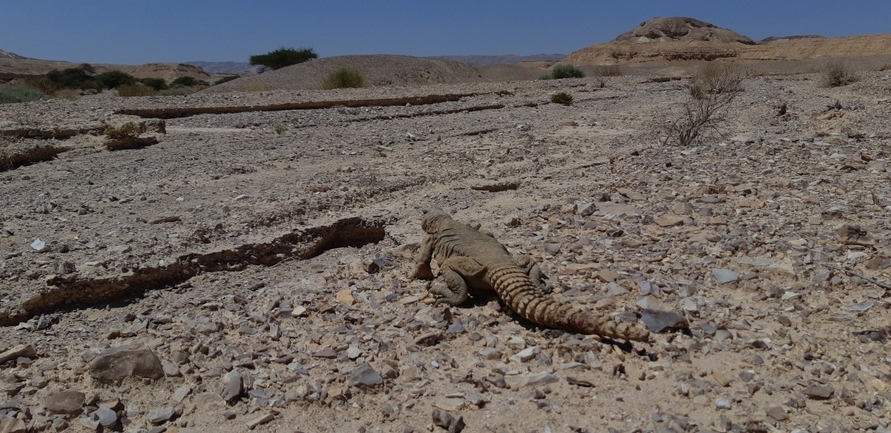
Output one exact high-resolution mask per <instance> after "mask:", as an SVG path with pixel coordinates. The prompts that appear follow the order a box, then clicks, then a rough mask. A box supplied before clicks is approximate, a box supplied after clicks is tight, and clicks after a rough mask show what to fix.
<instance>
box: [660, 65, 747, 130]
mask: <svg viewBox="0 0 891 433" xmlns="http://www.w3.org/2000/svg"><path fill="white" fill-rule="evenodd" d="M744 77H745V72H744V71H743V70H742V69H741V68H739V67H738V66H737V65H735V64H733V63H720V64H718V63H709V64H706V65H705V66H703V67H702V68H700V69H699V70H698V71H697V72H696V73H695V74H694V75H693V81H692V83H690V92H689V94H688V95H687V99H686V100H685V101H684V104H683V107H682V108H681V110H679V111H678V114H677V115H675V116H674V117H673V118H669V119H667V120H665V121H663V122H662V123H660V124H659V125H658V126H657V128H656V133H657V136H658V138H659V141H660V142H661V143H662V144H663V145H677V146H689V145H692V144H695V143H698V142H699V141H701V140H702V139H703V137H704V135H705V134H707V133H708V132H715V133H718V134H720V131H719V130H718V125H720V123H721V122H723V121H724V120H725V119H726V117H727V113H728V112H729V111H730V107H731V105H732V104H733V100H734V99H736V96H737V95H739V93H740V92H742V90H743V88H742V80H743V78H744Z"/></svg>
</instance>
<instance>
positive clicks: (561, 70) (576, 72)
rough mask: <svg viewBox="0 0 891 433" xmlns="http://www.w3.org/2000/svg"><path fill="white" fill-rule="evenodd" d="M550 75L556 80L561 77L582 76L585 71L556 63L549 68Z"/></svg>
mask: <svg viewBox="0 0 891 433" xmlns="http://www.w3.org/2000/svg"><path fill="white" fill-rule="evenodd" d="M551 76H552V77H554V79H557V80H559V79H561V78H584V76H585V73H584V72H582V70H581V69H579V68H576V67H575V66H572V65H556V66H554V69H551Z"/></svg>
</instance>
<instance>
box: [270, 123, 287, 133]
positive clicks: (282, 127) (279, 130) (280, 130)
mask: <svg viewBox="0 0 891 433" xmlns="http://www.w3.org/2000/svg"><path fill="white" fill-rule="evenodd" d="M272 127H273V128H274V129H275V133H276V134H278V135H282V134H283V133H284V132H285V125H284V124H283V123H281V122H275V124H274V125H272Z"/></svg>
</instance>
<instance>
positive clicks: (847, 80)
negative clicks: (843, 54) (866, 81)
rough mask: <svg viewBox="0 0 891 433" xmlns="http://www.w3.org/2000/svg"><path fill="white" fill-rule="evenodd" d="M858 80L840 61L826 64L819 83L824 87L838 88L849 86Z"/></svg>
mask: <svg viewBox="0 0 891 433" xmlns="http://www.w3.org/2000/svg"><path fill="white" fill-rule="evenodd" d="M859 79H860V78H859V77H858V76H857V74H855V73H854V72H853V71H851V70H850V69H848V66H847V65H845V63H844V62H842V61H841V60H838V61H831V62H829V63H827V64H826V67H825V69H823V76H822V78H821V83H822V84H823V86H824V87H839V86H846V85H848V84H851V83H853V82H855V81H857V80H859Z"/></svg>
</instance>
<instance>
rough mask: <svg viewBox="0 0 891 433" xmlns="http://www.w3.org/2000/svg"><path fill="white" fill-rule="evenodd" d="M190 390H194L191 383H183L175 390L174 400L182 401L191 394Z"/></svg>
mask: <svg viewBox="0 0 891 433" xmlns="http://www.w3.org/2000/svg"><path fill="white" fill-rule="evenodd" d="M190 392H192V387H190V386H189V385H183V386H181V387H179V388H177V389H176V391H174V392H173V401H175V402H177V403H182V401H183V400H184V399H185V398H186V396H188V395H189V393H190Z"/></svg>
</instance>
